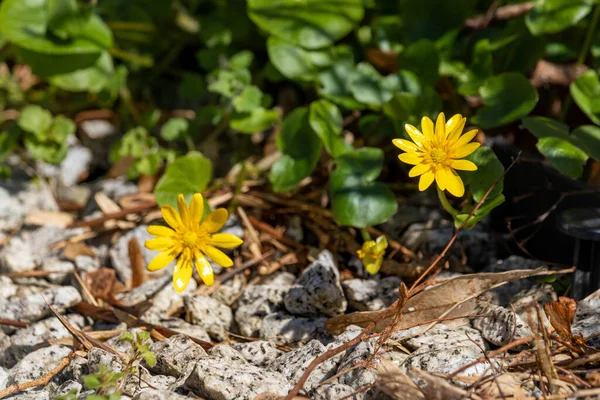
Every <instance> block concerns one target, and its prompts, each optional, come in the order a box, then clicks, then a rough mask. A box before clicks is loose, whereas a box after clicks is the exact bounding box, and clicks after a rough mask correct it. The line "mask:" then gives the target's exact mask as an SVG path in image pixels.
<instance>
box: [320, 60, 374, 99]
mask: <svg viewBox="0 0 600 400" xmlns="http://www.w3.org/2000/svg"><path fill="white" fill-rule="evenodd" d="M355 74H356V67H355V65H354V62H353V61H352V60H342V61H338V62H336V63H335V64H333V66H332V67H331V68H329V69H327V70H325V71H323V72H321V73H319V75H318V80H319V94H320V95H321V96H323V97H325V98H327V99H328V100H331V101H332V102H334V103H336V104H338V105H340V106H342V107H345V108H348V109H350V110H360V109H363V108H365V105H364V104H362V103H360V102H358V101H356V100H355V99H354V97H353V96H352V91H351V89H350V84H349V82H350V80H351V79H352V78H353V77H354V75H355Z"/></svg>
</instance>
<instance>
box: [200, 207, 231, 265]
mask: <svg viewBox="0 0 600 400" xmlns="http://www.w3.org/2000/svg"><path fill="white" fill-rule="evenodd" d="M228 216H229V214H228V213H227V210H226V209H224V208H218V209H216V210H215V211H213V212H211V213H210V214H208V216H207V217H206V219H205V220H204V222H203V223H202V227H204V228H205V229H206V231H207V232H208V233H214V232H216V231H218V230H219V229H221V228H222V227H223V225H225V222H227V217H228ZM213 261H214V260H213Z"/></svg>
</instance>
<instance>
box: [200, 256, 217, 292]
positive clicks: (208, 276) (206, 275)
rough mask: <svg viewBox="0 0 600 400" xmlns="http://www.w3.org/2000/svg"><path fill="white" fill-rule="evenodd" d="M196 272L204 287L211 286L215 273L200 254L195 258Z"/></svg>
mask: <svg viewBox="0 0 600 400" xmlns="http://www.w3.org/2000/svg"><path fill="white" fill-rule="evenodd" d="M196 271H198V275H200V278H202V282H204V284H205V285H206V286H211V285H212V284H213V283H214V281H215V273H214V272H213V269H212V267H211V266H210V263H209V262H208V260H207V259H206V257H204V255H202V254H200V255H199V256H198V257H197V258H196Z"/></svg>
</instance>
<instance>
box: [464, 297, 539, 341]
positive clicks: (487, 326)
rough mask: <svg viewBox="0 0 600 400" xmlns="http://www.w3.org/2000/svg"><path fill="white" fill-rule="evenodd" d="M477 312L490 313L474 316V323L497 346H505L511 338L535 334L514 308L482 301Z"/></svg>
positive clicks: (483, 335) (485, 337) (486, 338)
mask: <svg viewBox="0 0 600 400" xmlns="http://www.w3.org/2000/svg"><path fill="white" fill-rule="evenodd" d="M476 314H479V315H488V316H486V317H483V318H473V319H472V322H471V323H472V324H473V327H474V328H475V329H477V330H478V331H480V332H481V336H482V337H483V338H484V339H485V340H487V341H488V342H490V343H492V344H494V345H496V346H504V345H505V344H508V343H509V342H510V341H511V340H514V339H521V338H525V337H529V336H533V333H532V332H531V329H529V326H528V325H527V324H526V323H525V322H524V321H523V320H522V319H521V317H519V315H517V314H515V313H514V312H513V311H512V310H508V309H506V308H504V307H500V306H496V305H494V304H491V303H486V302H483V301H480V302H478V303H477V311H476Z"/></svg>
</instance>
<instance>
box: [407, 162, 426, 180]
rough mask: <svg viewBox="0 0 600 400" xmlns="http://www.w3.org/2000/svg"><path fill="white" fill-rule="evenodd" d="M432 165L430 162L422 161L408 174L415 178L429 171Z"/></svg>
mask: <svg viewBox="0 0 600 400" xmlns="http://www.w3.org/2000/svg"><path fill="white" fill-rule="evenodd" d="M430 169H431V166H430V165H429V164H425V163H421V164H417V165H415V166H414V167H412V168H411V169H410V171H408V176H409V177H411V178H414V177H415V176H419V175H423V174H424V173H425V172H427V171H429V170H430Z"/></svg>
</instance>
